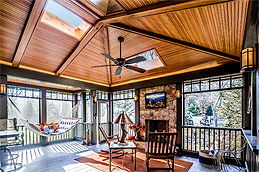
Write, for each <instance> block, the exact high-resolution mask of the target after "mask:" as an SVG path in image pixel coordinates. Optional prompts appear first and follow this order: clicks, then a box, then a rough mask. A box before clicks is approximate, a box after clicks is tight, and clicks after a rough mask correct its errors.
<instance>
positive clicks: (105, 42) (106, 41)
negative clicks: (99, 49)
mask: <svg viewBox="0 0 259 172" xmlns="http://www.w3.org/2000/svg"><path fill="white" fill-rule="evenodd" d="M103 45H104V52H105V53H106V54H108V55H110V45H109V32H108V26H105V27H104V28H103ZM105 62H106V64H107V65H111V61H110V60H108V59H107V58H105ZM106 69H107V70H106V71H107V78H108V84H109V86H111V84H112V74H111V66H107V67H106Z"/></svg>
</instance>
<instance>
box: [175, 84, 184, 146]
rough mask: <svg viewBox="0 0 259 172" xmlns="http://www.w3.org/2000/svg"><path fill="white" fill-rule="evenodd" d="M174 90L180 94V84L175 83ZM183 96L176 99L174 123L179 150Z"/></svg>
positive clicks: (180, 144)
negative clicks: (175, 118)
mask: <svg viewBox="0 0 259 172" xmlns="http://www.w3.org/2000/svg"><path fill="white" fill-rule="evenodd" d="M176 90H180V92H181V93H182V92H183V90H182V83H177V84H176ZM182 104H183V95H181V97H180V98H176V107H177V108H176V111H177V112H176V113H177V120H176V121H177V122H176V127H177V128H176V129H177V132H178V137H177V145H179V146H181V147H180V148H182V128H181V127H182V126H183V125H184V124H183V113H182V112H183V106H182Z"/></svg>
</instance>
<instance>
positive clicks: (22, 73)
mask: <svg viewBox="0 0 259 172" xmlns="http://www.w3.org/2000/svg"><path fill="white" fill-rule="evenodd" d="M0 69H1V74H3V75H13V76H18V77H23V78H29V79H35V80H39V81H46V82H51V83H58V84H63V85H71V86H74V87H79V88H81V89H82V90H84V89H92V90H101V91H108V92H109V91H110V88H109V87H108V86H102V85H97V84H93V83H89V82H87V81H79V80H75V79H69V78H65V77H57V76H55V75H50V74H45V73H41V72H36V71H31V70H27V69H22V68H16V67H12V66H6V65H3V64H0Z"/></svg>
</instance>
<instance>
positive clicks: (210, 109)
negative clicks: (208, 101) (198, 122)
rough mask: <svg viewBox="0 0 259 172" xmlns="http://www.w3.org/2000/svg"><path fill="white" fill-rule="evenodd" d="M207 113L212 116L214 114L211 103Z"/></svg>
mask: <svg viewBox="0 0 259 172" xmlns="http://www.w3.org/2000/svg"><path fill="white" fill-rule="evenodd" d="M206 115H207V116H212V115H213V112H212V107H211V105H209V106H208V107H207V109H206Z"/></svg>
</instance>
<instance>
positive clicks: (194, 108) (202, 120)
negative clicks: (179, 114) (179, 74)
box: [185, 89, 242, 128]
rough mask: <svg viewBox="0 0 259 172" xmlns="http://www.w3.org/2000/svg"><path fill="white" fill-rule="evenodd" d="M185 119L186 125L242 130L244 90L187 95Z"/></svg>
mask: <svg viewBox="0 0 259 172" xmlns="http://www.w3.org/2000/svg"><path fill="white" fill-rule="evenodd" d="M185 118H186V119H185V125H194V126H215V127H229V128H241V123H242V90H241V89H233V90H223V91H211V92H201V93H190V94H186V98H185ZM190 120H192V121H193V122H190ZM191 123H193V124H191Z"/></svg>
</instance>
